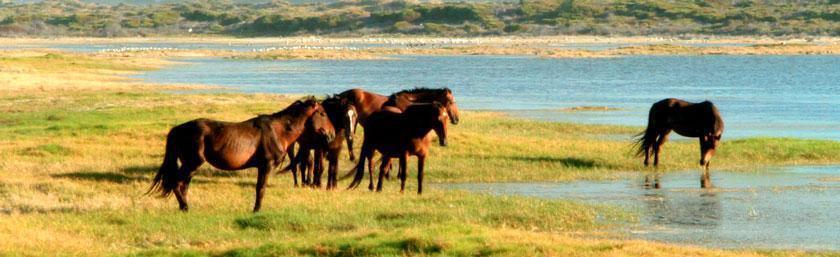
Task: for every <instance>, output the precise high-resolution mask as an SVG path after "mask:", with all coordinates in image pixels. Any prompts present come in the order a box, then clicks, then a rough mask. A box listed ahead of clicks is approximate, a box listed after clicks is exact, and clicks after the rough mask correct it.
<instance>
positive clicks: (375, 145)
mask: <svg viewBox="0 0 840 257" xmlns="http://www.w3.org/2000/svg"><path fill="white" fill-rule="evenodd" d="M448 119H450V117H449V114H448V112H447V110H446V107H445V106H444V105H442V104H440V103H437V102H433V103H431V104H412V105H409V106H408V107H407V108H406V109H405V111H403V112H394V111H389V110H382V111H379V112H376V113H374V114H373V115H371V116H369V118H368V121H367V122H368V128H366V130H365V136H364V141H363V143H362V151H361V153H360V154H359V163H358V164H356V167H355V168H354V169H355V177H354V178H353V182H351V183H350V186H349V187H348V189H352V188H356V187H358V185H359V184H360V183H361V181H362V177H363V176H364V163H365V160H368V161H370V160H371V159H372V158H371V156H373V153H374V151H378V152H379V153H381V154H382V163H381V164H380V166H379V182H378V183H377V189H376V190H377V191H381V190H382V180H383V178H384V176H385V172H386V169H387V168H388V167H389V160H390V159H391V158H399V160H400V173H399V178H400V181H401V183H400V184H401V186H400V192H403V191H404V190H405V180H406V176H407V161H408V158H409V156H410V155H414V156H417V193H418V194H422V193H423V173H424V170H423V169H424V165H425V162H426V156H427V155H428V151H429V145H430V143H429V138H428V137H427V135H428V134H429V133H430V132H431V131H432V130H434V131H435V134H437V135H438V143H439V144H440V145H441V146H446V145H447V142H446V134H447V120H448ZM369 172H370V185H369V186H368V189H370V190H373V171H372V170H370V169H369ZM351 174H353V173H352V172H351V173H348V174H347V176H350V175H351ZM347 176H345V177H347Z"/></svg>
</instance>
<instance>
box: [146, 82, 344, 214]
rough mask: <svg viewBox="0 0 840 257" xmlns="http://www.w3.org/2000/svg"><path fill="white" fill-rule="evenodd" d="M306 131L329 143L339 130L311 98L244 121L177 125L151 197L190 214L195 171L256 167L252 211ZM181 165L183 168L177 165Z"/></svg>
mask: <svg viewBox="0 0 840 257" xmlns="http://www.w3.org/2000/svg"><path fill="white" fill-rule="evenodd" d="M305 131H314V132H315V133H317V134H318V135H321V136H322V138H323V140H324V141H326V142H329V141H332V140H333V138H335V129H334V128H333V126H332V124H331V123H330V120H329V118H328V117H327V114H326V112H325V111H324V108H323V107H322V106H321V104H319V103H318V102H317V101H316V100H315V99H314V98H312V97H309V98H305V99H303V100H298V101H296V102H294V103H292V104H291V105H290V106H288V107H287V108H285V109H283V110H282V111H279V112H277V113H274V114H271V115H259V116H257V117H255V118H252V119H249V120H246V121H243V122H238V123H234V122H223V121H216V120H211V119H196V120H192V121H189V122H186V123H183V124H180V125H178V126H175V127H173V128H172V129H171V130H170V131H169V134H168V135H167V136H166V153H165V155H164V158H163V163H162V164H161V166H160V169H159V170H158V172H157V174H156V175H155V177H154V179H153V181H152V185H151V187H150V188H149V191H148V192H147V194H149V193H152V192H159V193H160V197H163V198H165V197H168V196H169V195H170V194H173V193H174V194H175V198H177V200H178V205H179V208H180V209H181V210H182V211H188V210H189V204H188V203H187V190H188V189H189V186H190V181H191V180H192V177H193V175H194V174H193V173H194V172H195V171H196V169H198V168H199V167H200V166H201V165H202V164H204V163H205V162H208V163H210V165H212V166H213V167H216V168H218V169H222V170H230V171H233V170H241V169H246V168H254V167H256V168H257V169H258V175H257V184H256V201H255V203H254V209H253V211H254V212H258V211H259V210H260V207H261V206H262V198H263V194H264V192H265V184H266V180H267V174H268V173H269V172H270V171H272V170H273V169H274V168H275V167H277V166H279V165H280V163H281V162H282V161H283V159H284V158H285V154H286V151H285V149H287V148H288V146H289V145H290V144H291V143H292V142H294V141H295V140H297V138H298V137H299V136H300V135H301V134H303V133H304V132H305ZM179 161H180V167H179V165H178V162H179Z"/></svg>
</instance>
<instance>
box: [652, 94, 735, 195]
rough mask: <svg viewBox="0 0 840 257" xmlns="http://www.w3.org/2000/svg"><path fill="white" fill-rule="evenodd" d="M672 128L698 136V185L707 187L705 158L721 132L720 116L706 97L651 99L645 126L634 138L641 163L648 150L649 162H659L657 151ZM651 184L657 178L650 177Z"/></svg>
mask: <svg viewBox="0 0 840 257" xmlns="http://www.w3.org/2000/svg"><path fill="white" fill-rule="evenodd" d="M672 130H673V131H674V132H677V134H679V135H681V136H685V137H697V138H699V139H700V166H702V168H703V175H701V178H700V187H702V188H707V187H711V186H712V182H711V175H710V174H709V162H710V160H711V159H712V156H713V155H714V154H715V149H716V148H717V147H718V145H719V144H720V138H721V136H723V119H722V118H721V117H720V113H719V112H718V110H717V108H716V107H715V105H714V104H712V102H709V101H704V102H702V103H690V102H686V101H683V100H680V99H674V98H668V99H665V100H662V101H659V102H656V103H654V104H653V106H651V107H650V114H649V116H648V125H647V128H646V129H645V131H644V132H642V133H641V134H640V135H641V137H639V139H638V145H639V149H638V152H637V154H638V155H644V157H645V161H644V163H645V166H648V163H649V160H650V154H651V151H653V166H654V167H656V166H658V165H659V151H660V149H661V147H662V144H664V143H665V141H666V140H668V134H669V133H671V131H672ZM646 180H647V179H646ZM654 187H656V188H658V187H659V179H658V178H655V179H654Z"/></svg>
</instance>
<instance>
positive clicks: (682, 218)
mask: <svg viewBox="0 0 840 257" xmlns="http://www.w3.org/2000/svg"><path fill="white" fill-rule="evenodd" d="M641 200H642V202H643V203H644V206H645V208H646V210H645V211H646V212H648V213H649V214H650V215H648V217H649V218H650V224H653V225H666V226H669V225H671V226H672V225H677V226H699V227H718V226H720V225H721V223H722V219H723V210H722V207H721V200H720V198H719V196H718V195H717V193H716V192H711V191H704V192H698V191H695V190H688V191H660V190H655V191H651V190H645V191H643V195H642V197H641Z"/></svg>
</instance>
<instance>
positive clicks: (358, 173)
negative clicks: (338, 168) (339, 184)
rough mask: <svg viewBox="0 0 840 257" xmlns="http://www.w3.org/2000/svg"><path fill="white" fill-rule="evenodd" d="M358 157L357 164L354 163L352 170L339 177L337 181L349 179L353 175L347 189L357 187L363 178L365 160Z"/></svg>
mask: <svg viewBox="0 0 840 257" xmlns="http://www.w3.org/2000/svg"><path fill="white" fill-rule="evenodd" d="M359 157H360V158H359V162H357V163H356V166H354V167H353V169H352V170H350V171H348V172H347V174H344V176H341V177H340V178H339V179H338V180H345V179H347V178H349V177H350V176H351V175H354V174H355V176H354V177H353V182H350V185H349V186H347V189H353V188H356V187H358V186H359V184H360V183H362V178H363V177H364V176H365V160H366V158H365V157H364V156H359Z"/></svg>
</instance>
